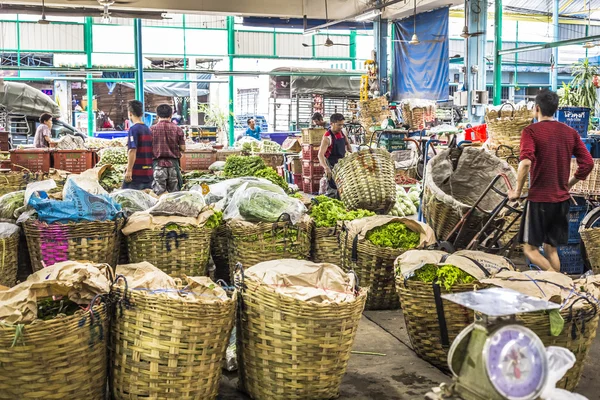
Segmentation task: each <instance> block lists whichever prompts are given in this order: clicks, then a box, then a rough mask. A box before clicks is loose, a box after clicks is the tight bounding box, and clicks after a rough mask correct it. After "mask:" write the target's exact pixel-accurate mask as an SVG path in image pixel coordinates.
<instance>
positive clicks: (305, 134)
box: [302, 128, 327, 146]
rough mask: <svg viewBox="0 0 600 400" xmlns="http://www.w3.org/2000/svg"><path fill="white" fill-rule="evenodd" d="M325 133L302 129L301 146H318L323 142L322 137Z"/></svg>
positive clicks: (318, 129)
mask: <svg viewBox="0 0 600 400" xmlns="http://www.w3.org/2000/svg"><path fill="white" fill-rule="evenodd" d="M325 132H327V131H326V130H325V129H321V128H317V129H312V128H304V129H302V144H313V145H317V146H318V145H319V144H321V141H322V140H323V135H325Z"/></svg>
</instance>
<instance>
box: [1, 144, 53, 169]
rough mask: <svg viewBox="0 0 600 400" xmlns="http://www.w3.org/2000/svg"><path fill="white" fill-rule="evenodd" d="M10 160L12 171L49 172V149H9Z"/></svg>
mask: <svg viewBox="0 0 600 400" xmlns="http://www.w3.org/2000/svg"><path fill="white" fill-rule="evenodd" d="M10 162H11V163H12V170H13V171H17V172H19V171H23V170H28V171H30V172H49V171H50V151H49V150H46V149H17V150H11V152H10Z"/></svg>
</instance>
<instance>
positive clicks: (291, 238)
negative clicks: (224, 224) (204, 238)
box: [228, 217, 312, 282]
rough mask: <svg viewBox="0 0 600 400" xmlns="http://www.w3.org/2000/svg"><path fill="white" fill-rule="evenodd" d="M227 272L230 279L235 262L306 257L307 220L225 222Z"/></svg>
mask: <svg viewBox="0 0 600 400" xmlns="http://www.w3.org/2000/svg"><path fill="white" fill-rule="evenodd" d="M228 227H229V231H230V233H231V236H230V237H229V245H228V248H229V272H230V279H231V282H233V276H234V273H235V269H236V265H237V264H238V263H241V264H242V265H243V266H244V268H250V267H252V266H253V265H255V264H258V263H260V262H263V261H271V260H279V259H284V258H295V259H299V260H308V259H309V258H310V249H311V241H312V232H311V222H310V218H309V217H304V218H303V219H302V220H300V221H299V222H298V223H297V224H296V225H293V224H292V223H291V222H275V223H273V224H270V223H264V222H261V223H257V224H253V223H250V222H246V221H231V222H229V223H228Z"/></svg>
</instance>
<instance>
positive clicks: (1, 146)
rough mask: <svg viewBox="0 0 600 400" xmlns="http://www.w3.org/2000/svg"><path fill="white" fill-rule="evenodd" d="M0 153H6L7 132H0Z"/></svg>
mask: <svg viewBox="0 0 600 400" xmlns="http://www.w3.org/2000/svg"><path fill="white" fill-rule="evenodd" d="M0 151H8V132H0Z"/></svg>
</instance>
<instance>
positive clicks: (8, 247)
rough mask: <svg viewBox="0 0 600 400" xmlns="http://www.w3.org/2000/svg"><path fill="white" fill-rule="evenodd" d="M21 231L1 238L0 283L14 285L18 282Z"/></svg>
mask: <svg viewBox="0 0 600 400" xmlns="http://www.w3.org/2000/svg"><path fill="white" fill-rule="evenodd" d="M19 238H20V232H19V231H18V230H17V232H15V233H13V234H12V235H10V236H8V237H6V238H4V239H2V238H0V285H3V286H8V287H12V286H14V285H16V284H17V269H18V265H19Z"/></svg>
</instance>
